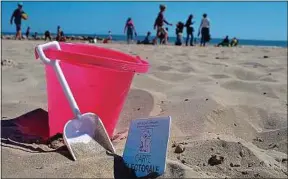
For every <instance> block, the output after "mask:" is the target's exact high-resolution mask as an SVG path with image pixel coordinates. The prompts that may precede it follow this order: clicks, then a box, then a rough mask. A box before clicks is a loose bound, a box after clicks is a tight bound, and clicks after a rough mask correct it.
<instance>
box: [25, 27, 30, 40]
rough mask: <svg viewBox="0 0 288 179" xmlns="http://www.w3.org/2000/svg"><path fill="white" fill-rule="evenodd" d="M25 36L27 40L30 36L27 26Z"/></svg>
mask: <svg viewBox="0 0 288 179" xmlns="http://www.w3.org/2000/svg"><path fill="white" fill-rule="evenodd" d="M25 35H26V38H27V39H29V35H30V27H29V26H28V27H27V30H26V34H25Z"/></svg>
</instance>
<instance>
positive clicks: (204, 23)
mask: <svg viewBox="0 0 288 179" xmlns="http://www.w3.org/2000/svg"><path fill="white" fill-rule="evenodd" d="M200 32H201V41H200V46H205V44H206V42H209V41H210V20H209V19H208V18H207V14H203V18H202V20H201V24H200V27H199V32H198V36H199V35H200Z"/></svg>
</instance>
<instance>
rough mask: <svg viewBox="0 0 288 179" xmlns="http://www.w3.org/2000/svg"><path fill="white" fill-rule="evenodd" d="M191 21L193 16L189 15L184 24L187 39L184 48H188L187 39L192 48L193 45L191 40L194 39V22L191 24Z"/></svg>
mask: <svg viewBox="0 0 288 179" xmlns="http://www.w3.org/2000/svg"><path fill="white" fill-rule="evenodd" d="M192 19H193V15H192V14H190V15H189V17H188V19H187V21H186V24H185V27H186V33H187V37H186V46H188V42H189V39H190V38H191V39H190V46H194V45H193V39H194V36H193V32H194V28H193V27H192V25H193V24H194V22H192Z"/></svg>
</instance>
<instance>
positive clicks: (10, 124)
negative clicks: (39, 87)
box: [1, 89, 154, 160]
mask: <svg viewBox="0 0 288 179" xmlns="http://www.w3.org/2000/svg"><path fill="white" fill-rule="evenodd" d="M153 105H154V98H153V96H152V95H151V94H150V93H149V92H147V91H144V90H138V89H131V90H130V92H129V94H128V96H127V100H126V102H125V104H124V107H123V110H122V113H121V115H120V120H119V121H118V125H117V129H118V130H122V129H125V128H126V129H127V128H128V127H129V125H130V121H131V120H132V119H135V118H138V117H148V116H149V114H150V112H151V111H152V109H153V107H154V106H153ZM1 123H2V124H1V134H2V135H1V146H3V147H7V148H14V149H17V150H22V151H26V152H29V153H45V152H58V153H60V154H61V155H63V156H65V157H67V158H69V159H71V160H72V157H71V155H70V153H69V151H68V149H67V147H66V146H65V145H64V143H63V138H62V134H57V135H55V136H53V137H51V138H49V118H48V112H47V111H45V110H43V109H41V108H38V109H35V110H33V111H30V112H28V113H26V114H23V115H21V116H19V117H16V118H13V119H5V120H1Z"/></svg>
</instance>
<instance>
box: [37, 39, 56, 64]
mask: <svg viewBox="0 0 288 179" xmlns="http://www.w3.org/2000/svg"><path fill="white" fill-rule="evenodd" d="M53 46H55V47H56V48H57V50H61V47H60V45H59V43H58V42H57V41H53V42H48V43H46V44H42V45H38V46H37V48H36V50H37V53H38V54H39V57H40V59H41V60H42V62H43V63H45V64H47V65H50V64H51V60H50V59H49V58H47V57H46V55H45V53H44V51H43V50H45V49H47V48H49V47H53Z"/></svg>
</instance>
